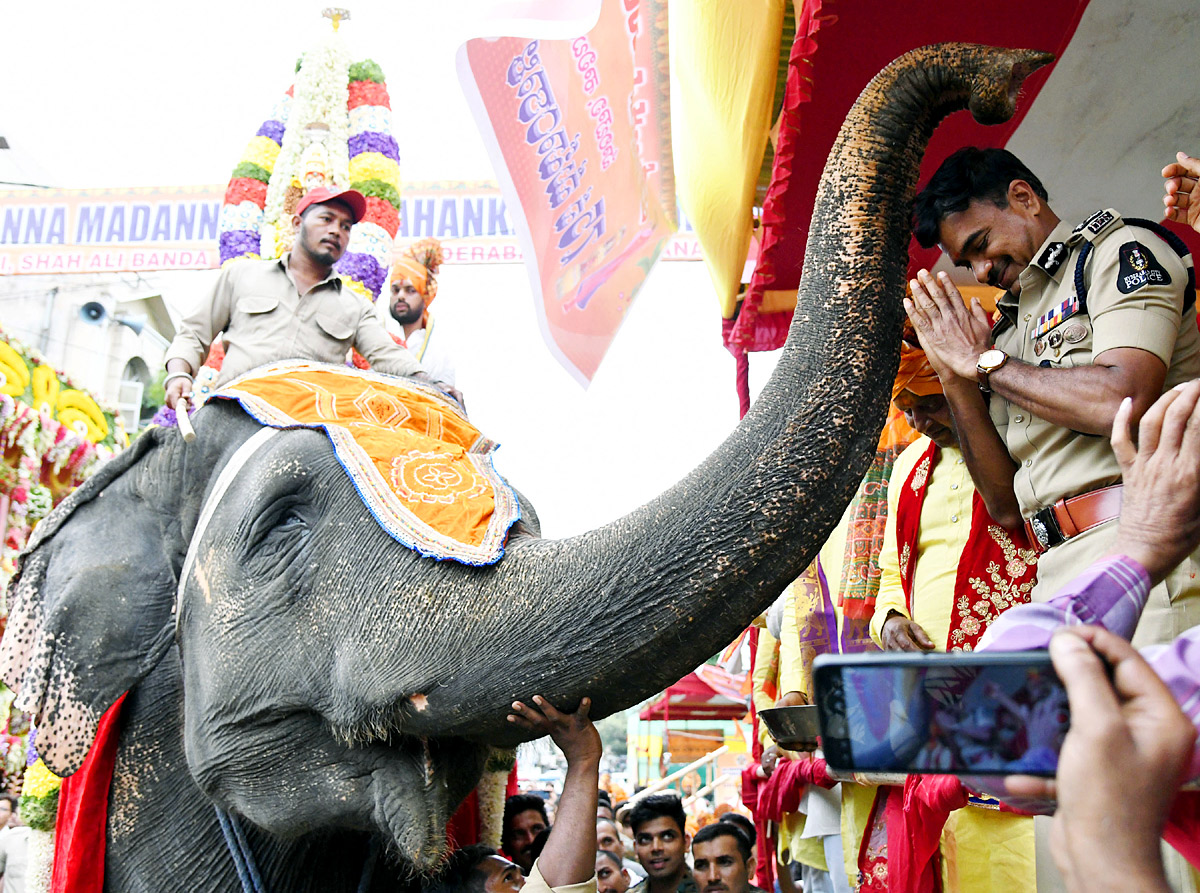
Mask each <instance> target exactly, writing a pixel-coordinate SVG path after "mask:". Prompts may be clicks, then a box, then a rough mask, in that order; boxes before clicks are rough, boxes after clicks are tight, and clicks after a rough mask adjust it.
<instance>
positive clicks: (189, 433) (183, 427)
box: [175, 397, 196, 443]
mask: <svg viewBox="0 0 1200 893" xmlns="http://www.w3.org/2000/svg"><path fill="white" fill-rule="evenodd" d="M175 418H176V420H177V421H178V422H179V433H180V434H182V435H183V440H184V443H191V442H192V441H193V440H195V439H196V429H195V428H193V427H192V420H191V419H190V418H188V400H187V397H180V398H179V399H178V400H177V401H175Z"/></svg>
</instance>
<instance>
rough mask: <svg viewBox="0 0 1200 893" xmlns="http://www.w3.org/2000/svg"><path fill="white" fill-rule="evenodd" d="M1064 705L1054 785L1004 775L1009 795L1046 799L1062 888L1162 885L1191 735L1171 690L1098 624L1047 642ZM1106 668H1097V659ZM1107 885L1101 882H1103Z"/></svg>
mask: <svg viewBox="0 0 1200 893" xmlns="http://www.w3.org/2000/svg"><path fill="white" fill-rule="evenodd" d="M1050 657H1051V659H1052V660H1053V661H1054V669H1055V671H1056V672H1057V673H1058V675H1059V678H1061V679H1062V681H1063V685H1064V686H1065V687H1066V690H1067V697H1068V699H1069V701H1070V705H1071V729H1070V731H1069V732H1068V733H1067V737H1066V740H1065V741H1064V742H1063V746H1062V750H1061V751H1060V753H1059V762H1058V775H1057V778H1056V779H1055V780H1053V781H1051V780H1049V779H1045V778H1034V777H1032V776H1011V777H1009V778H1008V779H1006V780H1005V785H1006V787H1007V789H1008V791H1009V792H1010V793H1012V794H1015V795H1017V796H1032V797H1053V796H1055V795H1056V794H1057V797H1058V810H1057V812H1056V813H1055V816H1054V824H1053V826H1052V830H1051V836H1050V842H1051V849H1052V851H1053V853H1054V859H1055V862H1056V863H1057V864H1058V867H1059V870H1060V871H1061V872H1062V874H1063V878H1064V879H1065V880H1066V883H1067V888H1068V889H1069V890H1073V891H1074V890H1097V889H1101V886H1097V879H1104V878H1112V879H1114V881H1116V879H1118V878H1119V883H1120V886H1119V887H1111V889H1136V890H1143V891H1146V890H1148V891H1157V890H1163V891H1165V890H1167V889H1169V888H1168V887H1167V885H1166V880H1165V878H1164V876H1163V868H1162V860H1161V857H1160V855H1159V837H1160V835H1161V834H1162V829H1163V825H1164V823H1165V821H1166V816H1167V811H1168V809H1169V808H1170V805H1171V801H1172V800H1173V799H1174V797H1175V794H1176V791H1177V790H1178V788H1179V784H1180V781H1181V780H1182V777H1183V774H1184V771H1185V769H1186V767H1187V765H1188V762H1189V759H1190V757H1191V754H1192V748H1193V746H1194V745H1195V741H1196V730H1195V728H1193V726H1192V724H1191V723H1190V722H1189V721H1188V719H1187V717H1185V716H1184V715H1183V713H1182V711H1180V709H1179V706H1178V705H1177V704H1176V703H1175V699H1174V698H1173V697H1172V696H1171V692H1170V691H1169V690H1168V689H1167V687H1166V685H1165V684H1164V683H1163V682H1162V680H1161V679H1159V678H1158V676H1157V675H1155V673H1154V670H1153V669H1151V667H1150V665H1149V664H1147V663H1146V661H1145V660H1143V659H1142V657H1141V656H1140V655H1139V654H1138V653H1137V652H1136V651H1134V650H1133V647H1132V646H1131V645H1130V644H1129V643H1128V642H1126V641H1125V640H1124V639H1122V638H1120V637H1119V636H1115V635H1113V634H1112V633H1110V632H1107V631H1105V630H1103V629H1100V628H1098V627H1074V628H1072V629H1071V630H1069V631H1068V630H1064V631H1060V632H1058V633H1056V634H1055V635H1054V637H1053V638H1052V639H1051V640H1050ZM1101 658H1103V659H1104V661H1106V662H1107V663H1108V667H1109V668H1110V669H1111V673H1112V678H1111V681H1110V679H1109V674H1108V672H1106V669H1105V666H1104V662H1102V660H1101ZM1103 889H1110V887H1107V886H1105V887H1103Z"/></svg>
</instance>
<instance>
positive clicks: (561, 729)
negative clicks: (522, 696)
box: [508, 695, 604, 766]
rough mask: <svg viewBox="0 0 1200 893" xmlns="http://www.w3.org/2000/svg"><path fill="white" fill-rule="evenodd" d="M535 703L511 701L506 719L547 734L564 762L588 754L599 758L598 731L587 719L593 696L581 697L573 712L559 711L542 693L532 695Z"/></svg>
mask: <svg viewBox="0 0 1200 893" xmlns="http://www.w3.org/2000/svg"><path fill="white" fill-rule="evenodd" d="M533 703H534V706H532V707H531V706H529V705H528V704H524V703H522V702H521V701H513V705H512V709H513V712H512V713H510V714H509V715H508V721H509V722H511V723H515V724H516V725H518V726H520V727H521V728H523V729H528V730H529V731H531V732H536V733H537V734H538V735H549V736H550V740H551V741H553V742H554V743H555V744H557V745H558V747H559V749H560V750H562V752H563V755H564V756H566V758H567V765H568V766H569V765H570V764H571V763H572V762H574V761H577V760H585V759H588V758H595V759H596V760H599V759H600V755H601V753H602V752H603V750H604V748H603V745H601V743H600V733H599V732H597V731H596V727H595V726H594V725H593V724H592V721H591V720H590V719H588V711H589V710H591V709H592V699H591V698H584V699H583V700H581V701H580V702H579V707H578V709H577V710H576V711H575V712H574V713H561V712H559V711H558V710H556V709H555V708H554V705H553V704H551V703H550V702H549V701H547V700H546V699H545V698H543V697H542V696H541V695H534V696H533Z"/></svg>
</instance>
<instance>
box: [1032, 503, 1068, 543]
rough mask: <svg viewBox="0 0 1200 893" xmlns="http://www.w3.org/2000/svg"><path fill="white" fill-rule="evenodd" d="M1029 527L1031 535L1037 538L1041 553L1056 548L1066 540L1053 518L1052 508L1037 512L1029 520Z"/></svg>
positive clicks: (1056, 520)
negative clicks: (1031, 531)
mask: <svg viewBox="0 0 1200 893" xmlns="http://www.w3.org/2000/svg"><path fill="white" fill-rule="evenodd" d="M1029 526H1030V527H1031V528H1032V529H1033V535H1034V536H1035V537H1037V541H1038V544H1039V545H1040V546H1041V547H1042V550H1043V551H1046V550H1048V549H1049V548H1050V547H1051V546H1057V545H1058V544H1059V543H1062V542H1065V541H1066V539H1067V538H1066V537H1065V536H1063V532H1062V528H1060V527H1059V526H1058V519H1057V518H1056V517H1054V507H1053V506H1051V507H1050V508H1044V509H1042V510H1041V511H1039V512H1037V513H1036V514H1035V515H1034V516H1033V517H1032V518H1030V519H1029Z"/></svg>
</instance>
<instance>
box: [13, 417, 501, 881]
mask: <svg viewBox="0 0 1200 893" xmlns="http://www.w3.org/2000/svg"><path fill="white" fill-rule="evenodd" d="M196 427H197V432H198V440H197V442H196V445H195V446H193V447H185V445H184V444H183V443H182V439H181V438H180V437H179V435H178V434H177V433H176V432H175V431H173V430H153V431H150V432H147V433H146V434H144V435H142V437H141V438H139V439H138V440H137V441H136V442H135V444H134V445H133V446H132V447H131V448H130V449H129V450H128V451H126V452H125V453H124V454H122V455H121V456H119V457H117V458H116V459H115V460H113V461H112V462H111V463H109V464H108V465H106V466H105V467H104V468H103V469H102V470H101V472H100V473H99V474H98V475H97V476H96V477H95V478H93V479H92V480H90V481H89V482H87V483H86V484H85V485H84V486H83V487H81V488H80V489H79V490H78V491H77V492H76V493H75V494H72V496H71V497H70V498H69V500H68V501H67V502H64V504H63V505H62V506H60V507H59V508H58V509H57V510H56V511H55V512H54V513H53V514H52V515H51V516H50V517H49V518H47V520H46V522H45V523H44V525H43V526H42V527H40V528H39V530H38V533H37V536H36V537H35V539H34V541H33V543H32V544H31V547H30V549H29V551H28V553H27V554H26V556H25V558H24V560H23V563H22V567H21V573H20V577H19V579H18V581H17V584H16V589H15V600H14V605H13V611H12V619H11V626H10V633H9V634H10V635H11V636H13V637H14V639H13V642H11V643H9V646H10V647H9V648H8V649H7V654H8V657H9V660H8V663H7V665H6V667H5V678H6V679H8V680H9V681H10V682H11V683H14V684H15V685H16V686H17V687H19V689H20V697H21V703H22V704H23V705H25V706H26V708H27V709H29V710H31V712H34V713H35V714H36V715H38V716H39V717H40V719H39V739H38V746H39V751H40V753H41V754H42V756H43V757H44V758H45V760H46V762H47V765H49V766H50V767H51V768H52V769H54V770H55V771H57V772H60V773H69V772H72V771H74V770H75V769H77V768H78V766H79V764H80V762H81V760H82V759H83V756H84V755H85V753H86V751H87V747H88V745H89V744H90V741H91V738H92V736H93V734H94V732H95V727H96V723H97V721H98V719H99V716H100V715H101V714H102V713H103V711H104V710H105V709H107V707H108V706H110V705H111V704H112V703H113V702H114V701H115V700H116V698H117V697H118V696H119V695H120V694H121V692H123V691H125V690H126V689H128V688H129V687H130V686H132V685H134V684H136V683H137V681H138V680H139V679H141V678H142V677H144V676H145V675H146V673H148V672H149V670H150V669H151V668H153V666H154V665H155V664H156V663H157V662H158V660H159V659H160V658H161V657H162V655H163V654H164V652H165V651H166V649H167V648H169V647H170V645H171V643H172V642H173V641H175V640H176V636H177V639H178V644H179V649H180V656H181V660H182V666H183V676H184V692H185V696H184V717H185V722H184V729H183V734H184V744H185V749H186V753H187V760H188V766H189V769H190V771H191V774H192V777H193V779H194V780H195V782H196V784H197V785H198V786H199V787H200V789H201V790H203V791H204V792H205V793H207V794H208V795H209V796H210V797H212V799H213V800H214V801H216V802H217V803H219V804H221V805H222V806H225V807H227V808H230V809H234V810H236V811H237V812H239V813H240V814H242V815H244V816H246V817H247V818H249V819H250V820H251V821H253V822H254V823H256V824H257V825H259V826H261V827H263V828H264V829H266V830H268V831H270V832H272V833H275V834H279V835H284V836H291V835H295V834H299V833H303V832H305V831H309V830H314V829H316V828H320V827H339V828H361V829H366V830H370V829H378V830H379V831H381V832H383V836H384V838H385V839H388V840H391V841H394V842H395V844H396V845H397V846H398V847H399V849H400V851H401V852H402V853H403V854H404V855H405V856H406V857H407V858H409V859H410V860H412V861H413V862H415V863H416V864H418V865H428V864H431V863H433V862H435V861H436V860H438V859H439V858H440V857H441V855H442V850H443V847H444V828H445V824H446V821H447V819H448V818H449V816H450V814H451V812H452V811H453V808H454V807H455V806H456V805H457V803H458V802H459V801H460V800H461V799H462V798H463V797H464V796H465V795H466V793H467V792H468V791H469V790H470V789H471V787H473V785H474V784H475V782H476V780H477V779H478V776H479V774H480V772H481V771H482V767H483V761H484V759H485V758H486V753H487V747H486V745H482V744H480V743H467V742H465V741H463V740H461V739H457V738H432V737H425V738H420V737H416V736H407V735H404V734H401V728H402V721H403V714H404V713H405V711H410V710H413V711H415V710H419V709H420V704H421V701H420V699H419V698H417V699H415V701H414V699H413V698H411V697H409V695H411V694H413V693H414V692H413V691H412V687H411V686H407V687H406V683H407V682H408V681H409V680H410V679H411V675H410V673H409V672H408V671H407V668H411V667H412V666H414V665H418V664H419V665H423V666H426V667H429V666H431V662H430V661H429V660H418V659H417V658H418V656H419V652H420V651H421V649H428V651H429V652H432V653H433V654H436V652H437V651H438V650H439V648H440V647H441V643H439V642H438V641H435V640H431V639H426V640H424V641H422V639H421V638H420V637H415V638H414V637H412V636H411V632H412V631H413V629H414V628H416V627H417V626H418V625H419V624H422V623H423V622H424V621H427V620H428V617H429V615H431V614H436V613H437V612H439V611H440V610H442V609H443V608H444V605H441V604H439V602H438V600H437V599H436V598H435V597H434V595H435V593H434V587H432V586H431V585H429V582H428V570H429V567H430V566H432V565H434V564H435V563H434V562H432V561H430V560H429V559H422V558H419V557H418V556H416V555H415V554H414V553H411V552H410V551H409V550H407V549H406V548H404V547H402V546H400V545H398V544H397V543H396V542H395V541H394V540H392V539H391V537H390V536H388V535H387V534H386V533H385V532H384V531H383V530H382V529H381V528H380V527H379V525H378V524H377V523H376V522H375V521H374V519H373V518H372V517H371V515H370V514H369V513H368V512H367V510H366V508H365V507H364V506H363V504H362V502H361V500H360V499H359V498H358V495H357V492H356V491H355V489H354V487H353V486H352V485H351V483H350V481H349V479H348V478H347V476H346V473H345V471H344V470H343V469H342V467H341V466H340V465H339V463H338V462H337V459H336V458H335V456H334V454H333V451H332V449H331V447H330V444H329V441H328V438H327V437H326V436H325V435H324V434H322V433H319V432H315V431H308V430H288V431H275V430H274V429H269V428H268V429H264V428H260V426H259V425H258V424H257V423H256V422H254V421H252V420H250V419H249V418H248V417H247V416H245V415H244V414H243V412H242V411H241V409H240V408H238V407H236V406H235V405H231V404H222V403H215V404H213V405H212V406H210V407H207V408H206V409H204V410H203V411H202V412H201V413H199V414H198V415H197V417H196ZM264 432H270V433H271V434H273V435H274V436H273V437H268V438H266V439H263V438H264ZM189 544H190V551H189ZM462 570H463V571H465V572H468V573H469V572H470V570H472V569H467V568H463V569H462ZM485 573H486V572H485ZM181 574H182V579H183V585H182V586H181V587H179V586H177V581H178V580H179V579H180V575H181ZM177 590H178V606H179V610H178V617H176V600H177ZM431 635H432V634H431ZM17 642H19V643H21V647H20V648H19V649H14V648H13V647H12V646H13V645H14V644H16V643H17ZM436 663H437V661H436V659H435V660H433V661H432V665H436ZM447 672H450V670H449V668H447ZM434 681H435V680H431V681H430V683H429V685H432V684H433V682H434ZM425 687H426V688H428V687H429V686H428V685H427V686H425Z"/></svg>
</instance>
